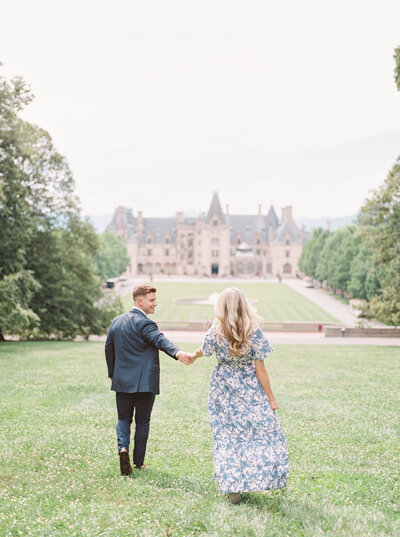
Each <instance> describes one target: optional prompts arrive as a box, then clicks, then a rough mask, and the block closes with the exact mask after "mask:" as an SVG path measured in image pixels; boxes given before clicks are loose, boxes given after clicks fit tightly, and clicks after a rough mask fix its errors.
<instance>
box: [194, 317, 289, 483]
mask: <svg viewBox="0 0 400 537" xmlns="http://www.w3.org/2000/svg"><path fill="white" fill-rule="evenodd" d="M228 347H229V344H228V342H227V340H226V339H225V338H223V340H222V341H219V338H218V336H217V333H216V328H215V325H214V324H213V325H212V326H211V328H210V329H209V331H208V332H207V334H206V336H205V339H204V342H203V345H202V352H203V354H204V356H211V355H212V354H213V353H214V352H215V353H216V357H217V360H218V364H217V366H216V367H215V368H214V370H213V373H212V376H211V381H210V394H209V399H208V412H209V416H210V422H211V428H212V432H213V436H214V477H215V479H216V480H217V481H218V482H219V485H220V488H221V491H222V492H223V493H228V492H250V491H257V490H258V491H261V490H270V489H280V488H283V487H285V486H286V484H287V479H288V474H289V460H288V452H287V446H286V441H285V437H284V435H283V433H282V430H281V428H280V425H279V421H278V418H277V417H276V414H275V412H274V411H273V410H272V408H271V405H270V403H269V401H268V398H267V396H266V394H265V392H264V390H263V388H262V386H261V384H260V382H259V380H258V379H257V377H256V372H255V365H254V361H255V360H263V359H264V358H265V357H266V356H268V355H269V354H271V352H272V351H273V348H272V347H271V346H270V344H269V343H268V340H267V339H266V338H265V337H264V334H263V332H262V331H261V329H260V328H257V329H256V330H255V331H254V333H253V336H252V339H251V348H250V351H249V352H248V353H247V354H246V355H245V356H242V357H236V356H230V355H229V354H228Z"/></svg>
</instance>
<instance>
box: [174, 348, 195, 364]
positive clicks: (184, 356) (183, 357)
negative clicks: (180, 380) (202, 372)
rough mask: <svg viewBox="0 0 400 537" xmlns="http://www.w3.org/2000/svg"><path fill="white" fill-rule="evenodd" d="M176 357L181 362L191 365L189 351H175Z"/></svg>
mask: <svg viewBox="0 0 400 537" xmlns="http://www.w3.org/2000/svg"><path fill="white" fill-rule="evenodd" d="M176 357H177V358H178V360H179V361H180V362H183V363H184V364H186V365H191V364H192V363H193V362H192V354H191V353H190V352H184V351H179V352H177V353H176Z"/></svg>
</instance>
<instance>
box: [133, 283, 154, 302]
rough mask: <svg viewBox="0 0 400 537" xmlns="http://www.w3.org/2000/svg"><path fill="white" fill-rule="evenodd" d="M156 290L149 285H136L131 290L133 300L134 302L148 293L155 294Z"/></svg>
mask: <svg viewBox="0 0 400 537" xmlns="http://www.w3.org/2000/svg"><path fill="white" fill-rule="evenodd" d="M156 291H157V289H156V288H155V287H152V286H151V285H137V286H136V287H135V288H134V289H133V293H132V296H133V300H136V299H137V297H138V296H146V295H148V294H149V293H155V292H156Z"/></svg>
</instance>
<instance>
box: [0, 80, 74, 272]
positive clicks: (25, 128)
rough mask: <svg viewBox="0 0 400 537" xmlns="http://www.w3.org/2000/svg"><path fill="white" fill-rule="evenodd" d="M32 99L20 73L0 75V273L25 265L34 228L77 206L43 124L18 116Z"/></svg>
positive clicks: (53, 224) (62, 216)
mask: <svg viewBox="0 0 400 537" xmlns="http://www.w3.org/2000/svg"><path fill="white" fill-rule="evenodd" d="M32 99H33V95H32V93H31V91H30V89H29V86H27V84H26V83H25V82H24V81H23V80H22V79H21V78H15V79H13V80H11V81H8V80H6V79H5V78H3V77H0V277H1V276H3V275H5V274H11V273H14V272H18V271H19V270H21V269H22V268H23V267H24V266H25V261H26V249H27V247H28V245H29V243H30V241H31V239H32V237H33V235H34V234H35V233H36V230H37V229H38V228H45V229H49V228H52V227H56V226H58V225H60V223H62V221H63V219H65V218H68V217H69V215H70V214H76V212H77V211H78V205H77V199H76V197H75V196H74V193H73V190H74V182H73V179H72V174H71V171H70V169H69V167H68V164H67V162H66V160H65V158H64V157H62V156H61V155H60V154H59V153H58V152H57V151H56V149H55V147H54V145H53V143H52V140H51V137H50V135H49V134H48V133H47V132H46V131H45V130H43V129H40V128H39V127H37V126H35V125H32V124H30V123H28V122H27V121H23V120H22V119H21V118H20V117H19V113H20V112H21V111H22V110H23V108H24V107H25V106H26V105H27V104H29V103H30V102H31V100H32Z"/></svg>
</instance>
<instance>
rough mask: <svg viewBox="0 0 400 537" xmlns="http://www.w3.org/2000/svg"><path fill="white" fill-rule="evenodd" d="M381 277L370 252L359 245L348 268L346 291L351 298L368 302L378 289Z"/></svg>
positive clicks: (380, 270) (381, 272)
mask: <svg viewBox="0 0 400 537" xmlns="http://www.w3.org/2000/svg"><path fill="white" fill-rule="evenodd" d="M382 277H383V271H382V269H380V268H379V267H378V266H377V265H376V263H374V260H373V258H372V254H371V252H370V251H369V250H367V248H366V247H365V245H364V244H363V243H361V245H360V249H359V251H358V254H357V255H356V257H355V258H354V259H353V261H352V262H351V267H350V281H349V283H348V286H347V291H348V292H349V294H350V296H351V298H362V299H364V300H367V301H368V302H369V301H370V300H371V299H372V298H373V297H374V296H375V295H376V293H377V292H378V290H379V289H380V281H381V279H382Z"/></svg>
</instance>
